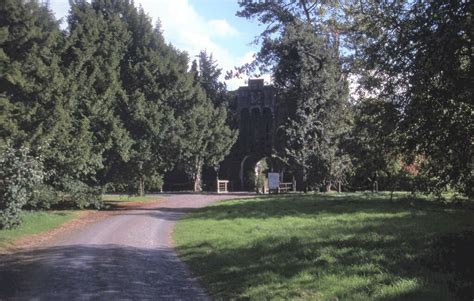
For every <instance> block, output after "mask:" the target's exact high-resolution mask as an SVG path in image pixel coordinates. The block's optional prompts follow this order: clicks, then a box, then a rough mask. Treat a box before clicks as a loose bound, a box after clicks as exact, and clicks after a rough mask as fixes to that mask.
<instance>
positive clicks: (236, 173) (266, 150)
mask: <svg viewBox="0 0 474 301" xmlns="http://www.w3.org/2000/svg"><path fill="white" fill-rule="evenodd" d="M235 94H236V95H235V98H234V103H233V104H232V109H231V110H232V113H233V116H234V123H235V126H236V127H238V128H239V137H238V139H237V142H236V143H235V145H234V147H233V148H232V151H231V153H230V154H229V155H228V156H227V157H226V159H225V160H224V162H222V164H221V167H220V170H219V177H220V178H223V179H228V180H230V181H231V183H232V188H233V189H234V190H248V189H249V183H248V181H249V179H248V178H249V174H250V173H251V172H252V171H253V169H254V168H255V165H256V163H257V162H258V161H260V160H261V159H263V158H266V159H267V161H269V162H270V163H271V164H270V165H271V166H269V168H270V169H272V170H274V171H280V168H278V166H276V165H277V164H278V163H277V162H275V161H276V160H274V159H272V158H271V155H272V152H273V150H274V149H275V147H276V146H277V145H278V135H277V133H278V131H277V129H278V126H279V125H280V124H281V123H282V121H283V118H282V116H286V114H284V112H282V108H281V106H279V104H278V103H277V95H276V91H275V89H274V87H273V86H271V85H265V84H264V81H263V79H249V81H248V86H245V87H240V88H239V89H237V91H235Z"/></svg>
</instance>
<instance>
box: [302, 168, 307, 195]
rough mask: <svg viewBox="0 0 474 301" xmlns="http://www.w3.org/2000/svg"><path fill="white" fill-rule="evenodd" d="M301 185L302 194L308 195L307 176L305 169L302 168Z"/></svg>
mask: <svg viewBox="0 0 474 301" xmlns="http://www.w3.org/2000/svg"><path fill="white" fill-rule="evenodd" d="M303 185H304V188H303V191H304V193H308V176H307V175H306V168H303Z"/></svg>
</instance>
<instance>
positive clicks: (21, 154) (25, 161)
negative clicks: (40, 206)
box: [0, 143, 44, 229]
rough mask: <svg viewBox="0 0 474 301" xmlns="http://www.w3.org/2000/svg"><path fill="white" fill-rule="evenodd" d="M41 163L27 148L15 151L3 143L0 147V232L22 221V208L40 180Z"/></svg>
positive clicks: (42, 174)
mask: <svg viewBox="0 0 474 301" xmlns="http://www.w3.org/2000/svg"><path fill="white" fill-rule="evenodd" d="M43 177H44V171H43V162H42V160H41V158H39V157H33V156H31V155H30V151H29V149H28V148H26V147H22V148H20V149H15V148H13V147H12V146H10V145H9V143H6V144H5V145H4V146H2V147H1V148H0V229H9V228H12V227H15V226H17V225H19V224H20V222H21V208H22V207H23V206H24V205H25V204H26V203H27V202H28V201H29V200H30V199H31V198H32V196H33V193H34V189H35V187H36V186H37V185H39V184H40V183H41V182H42V181H43Z"/></svg>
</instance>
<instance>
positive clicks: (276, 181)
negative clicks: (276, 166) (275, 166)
mask: <svg viewBox="0 0 474 301" xmlns="http://www.w3.org/2000/svg"><path fill="white" fill-rule="evenodd" d="M279 187H280V174H279V173H277V172H269V173H268V189H270V190H273V189H278V188H279Z"/></svg>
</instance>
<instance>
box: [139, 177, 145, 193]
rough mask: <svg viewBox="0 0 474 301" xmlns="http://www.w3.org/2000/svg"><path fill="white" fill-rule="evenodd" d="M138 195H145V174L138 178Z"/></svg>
mask: <svg viewBox="0 0 474 301" xmlns="http://www.w3.org/2000/svg"><path fill="white" fill-rule="evenodd" d="M138 195H139V196H144V195H145V176H140V178H139V180H138Z"/></svg>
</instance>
